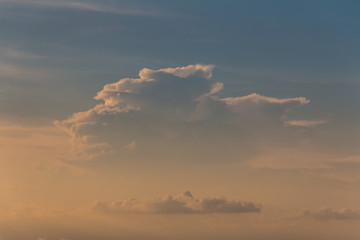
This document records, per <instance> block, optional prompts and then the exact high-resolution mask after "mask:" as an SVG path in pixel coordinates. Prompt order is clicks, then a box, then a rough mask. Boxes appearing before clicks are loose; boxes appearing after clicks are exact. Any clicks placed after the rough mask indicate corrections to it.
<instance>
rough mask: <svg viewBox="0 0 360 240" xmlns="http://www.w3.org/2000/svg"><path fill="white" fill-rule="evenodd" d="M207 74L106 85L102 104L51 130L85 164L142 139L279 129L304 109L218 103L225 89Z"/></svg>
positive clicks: (194, 68) (266, 102) (259, 99)
mask: <svg viewBox="0 0 360 240" xmlns="http://www.w3.org/2000/svg"><path fill="white" fill-rule="evenodd" d="M212 70H213V66H212V65H200V64H196V65H189V66H185V67H176V68H164V69H159V70H152V69H147V68H144V69H142V70H141V71H140V72H139V77H138V78H123V79H121V80H119V81H118V82H115V83H111V84H106V85H105V86H104V88H103V89H102V90H101V91H99V92H98V93H97V95H96V96H95V99H96V100H99V101H103V103H99V104H97V105H96V106H95V107H93V108H91V109H89V110H87V111H84V112H78V113H74V114H73V115H72V116H71V117H69V118H68V119H65V120H63V121H55V125H56V126H57V127H59V128H62V129H64V130H65V131H66V132H67V133H68V134H69V135H70V136H71V138H72V141H73V146H74V150H75V153H76V154H77V157H78V158H86V157H92V156H96V155H98V154H104V153H105V152H106V151H114V149H115V148H114V147H113V145H114V144H113V143H114V142H115V141H114V139H116V144H117V145H118V146H117V147H116V148H117V150H119V149H121V150H124V151H125V150H126V149H127V150H129V149H130V148H129V147H128V146H130V145H131V146H132V147H131V149H132V150H134V148H135V147H136V146H138V144H137V143H138V139H140V138H142V136H145V135H146V136H147V139H148V140H150V141H152V140H151V138H152V137H153V140H154V139H155V138H157V139H160V138H161V137H164V138H169V139H176V138H179V136H180V135H185V134H186V131H189V132H190V133H189V139H190V138H191V139H194V136H195V135H194V134H195V132H196V134H197V135H196V136H195V138H199V139H200V138H201V137H200V136H201V135H202V134H203V133H205V135H206V134H208V133H209V132H212V131H219V129H224V131H228V134H231V135H234V134H235V135H236V133H238V134H239V135H241V134H242V135H245V134H246V133H245V131H248V129H251V128H253V129H255V128H256V129H265V128H268V129H271V128H274V126H276V127H279V128H281V127H284V125H285V120H284V117H285V113H286V112H287V111H289V110H292V109H294V108H296V107H298V106H301V105H304V104H307V103H309V100H308V99H306V98H304V97H295V98H274V97H267V96H262V95H260V94H257V93H252V94H250V95H246V96H238V97H226V98H219V97H218V96H216V93H218V92H220V91H221V90H222V89H223V87H224V85H223V83H221V82H216V81H213V80H212ZM115 128H116V129H117V130H116V131H115V130H113V129H115ZM189 129H190V130H189ZM114 132H117V134H116V135H114ZM191 134H193V135H191ZM216 134H217V136H220V135H221V134H219V132H217V133H216ZM111 135H113V136H112V138H113V139H112V140H110V139H109V136H111ZM205 135H204V137H206V136H205ZM207 137H208V138H209V136H207ZM210 138H211V137H210ZM153 142H154V141H153ZM129 144H130V145H129Z"/></svg>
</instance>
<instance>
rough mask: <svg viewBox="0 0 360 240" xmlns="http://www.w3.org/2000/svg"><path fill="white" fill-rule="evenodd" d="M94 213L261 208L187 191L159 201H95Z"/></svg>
mask: <svg viewBox="0 0 360 240" xmlns="http://www.w3.org/2000/svg"><path fill="white" fill-rule="evenodd" d="M92 210H93V211H94V212H99V213H103V214H121V213H155V214H190V213H192V214H195V213H245V212H260V210H261V206H259V205H257V204H254V203H251V202H240V201H236V200H228V199H226V198H224V197H207V198H200V199H197V198H194V197H193V195H192V194H191V192H189V191H187V192H184V193H182V194H179V195H177V196H175V197H172V196H171V195H168V196H165V197H163V198H161V199H143V200H138V199H130V200H124V201H114V202H112V203H108V202H102V201H97V202H96V203H94V205H93V206H92Z"/></svg>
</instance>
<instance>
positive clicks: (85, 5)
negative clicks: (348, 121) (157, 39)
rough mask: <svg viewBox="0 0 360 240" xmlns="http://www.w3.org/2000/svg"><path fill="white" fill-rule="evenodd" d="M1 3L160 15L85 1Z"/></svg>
mask: <svg viewBox="0 0 360 240" xmlns="http://www.w3.org/2000/svg"><path fill="white" fill-rule="evenodd" d="M0 3H11V4H27V5H33V6H42V7H52V8H68V9H76V10H81V11H90V12H103V13H114V14H123V15H141V16H156V15H159V13H157V12H155V11H149V10H143V9H134V8H126V7H121V8H119V7H116V6H109V5H105V4H97V3H94V2H83V1H68V0H56V1H52V0H10V1H9V0H0Z"/></svg>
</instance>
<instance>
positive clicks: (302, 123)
mask: <svg viewBox="0 0 360 240" xmlns="http://www.w3.org/2000/svg"><path fill="white" fill-rule="evenodd" d="M327 122H328V121H327V120H316V119H315V120H292V121H286V122H285V125H286V126H291V127H308V128H311V127H316V126H317V125H320V124H324V123H327Z"/></svg>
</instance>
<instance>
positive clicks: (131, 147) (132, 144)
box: [124, 141, 136, 150]
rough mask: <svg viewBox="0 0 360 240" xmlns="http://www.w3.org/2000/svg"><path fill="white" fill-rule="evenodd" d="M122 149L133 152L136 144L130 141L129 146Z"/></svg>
mask: <svg viewBox="0 0 360 240" xmlns="http://www.w3.org/2000/svg"><path fill="white" fill-rule="evenodd" d="M124 148H125V149H128V150H134V149H135V148H136V142H135V141H131V142H130V143H129V144H126V145H124Z"/></svg>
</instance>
